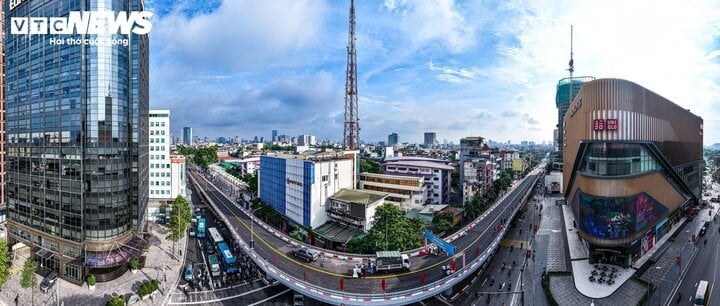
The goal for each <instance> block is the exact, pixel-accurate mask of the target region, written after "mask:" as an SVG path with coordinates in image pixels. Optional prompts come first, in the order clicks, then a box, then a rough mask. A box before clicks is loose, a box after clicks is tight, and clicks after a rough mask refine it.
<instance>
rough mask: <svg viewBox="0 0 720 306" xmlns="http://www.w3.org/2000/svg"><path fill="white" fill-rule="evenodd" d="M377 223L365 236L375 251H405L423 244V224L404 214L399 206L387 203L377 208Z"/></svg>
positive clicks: (368, 245) (367, 243)
mask: <svg viewBox="0 0 720 306" xmlns="http://www.w3.org/2000/svg"><path fill="white" fill-rule="evenodd" d="M374 219H375V223H374V224H373V227H372V228H371V229H370V231H369V232H368V235H367V236H366V237H365V239H367V240H366V241H365V245H366V246H367V247H368V248H369V249H372V250H374V251H379V250H397V251H405V250H411V249H414V248H418V247H420V246H422V241H423V226H422V223H421V222H415V221H412V220H410V219H408V218H407V217H405V215H404V214H403V212H402V211H401V210H400V208H398V207H397V206H395V205H393V204H390V203H385V204H383V205H380V206H378V208H377V209H376V210H375V218H374Z"/></svg>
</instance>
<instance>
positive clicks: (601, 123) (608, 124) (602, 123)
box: [593, 119, 618, 131]
mask: <svg viewBox="0 0 720 306" xmlns="http://www.w3.org/2000/svg"><path fill="white" fill-rule="evenodd" d="M604 130H608V131H617V130H618V120H617V119H595V120H593V131H604Z"/></svg>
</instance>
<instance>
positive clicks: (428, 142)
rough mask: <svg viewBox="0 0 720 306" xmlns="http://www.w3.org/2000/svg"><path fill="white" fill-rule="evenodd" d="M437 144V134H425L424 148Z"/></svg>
mask: <svg viewBox="0 0 720 306" xmlns="http://www.w3.org/2000/svg"><path fill="white" fill-rule="evenodd" d="M436 144H437V134H435V132H425V146H427V147H432V146H434V145H436Z"/></svg>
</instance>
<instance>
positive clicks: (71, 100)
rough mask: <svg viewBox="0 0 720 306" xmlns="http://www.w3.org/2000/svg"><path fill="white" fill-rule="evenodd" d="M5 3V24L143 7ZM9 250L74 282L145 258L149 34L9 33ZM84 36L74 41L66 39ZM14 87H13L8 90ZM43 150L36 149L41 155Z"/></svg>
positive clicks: (111, 2) (131, 0) (134, 3)
mask: <svg viewBox="0 0 720 306" xmlns="http://www.w3.org/2000/svg"><path fill="white" fill-rule="evenodd" d="M13 2H14V4H15V5H14V6H12V7H13V9H12V10H11V11H8V10H7V9H8V8H10V7H11V6H10V5H9V3H10V1H4V4H3V6H4V8H5V9H6V11H5V12H4V15H3V16H2V18H5V20H4V21H5V23H6V24H7V23H8V22H9V21H10V20H11V18H14V17H54V16H57V17H60V16H68V14H69V12H70V11H98V10H102V11H107V12H109V13H111V14H112V13H113V12H117V11H142V10H143V9H144V5H143V2H142V0H122V1H121V0H106V1H67V0H47V1H13ZM5 30H6V31H5V36H4V38H3V39H4V44H5V56H6V60H5V61H4V62H5V63H6V66H5V69H6V71H5V76H6V79H7V80H10V81H9V82H7V83H6V84H5V88H4V92H5V93H6V94H7V101H11V103H7V104H6V113H5V114H6V119H7V139H8V140H9V141H8V143H7V145H6V147H7V156H6V157H7V161H6V167H7V168H6V169H4V170H5V171H6V172H7V190H8V192H7V194H6V200H7V202H8V204H10V205H8V211H7V216H8V222H7V228H8V230H7V233H8V235H9V236H8V240H9V243H10V244H11V245H12V244H15V243H17V242H23V243H24V244H26V245H28V246H29V247H30V250H31V251H32V252H33V253H32V254H31V255H30V256H31V258H34V259H36V260H38V261H39V265H40V266H41V267H43V269H46V270H51V271H55V272H57V273H58V275H59V276H60V277H61V278H63V279H65V280H67V281H69V282H72V283H75V284H82V283H83V282H84V281H85V276H86V274H88V273H90V274H93V275H95V276H96V277H97V280H98V281H107V280H112V279H114V278H117V277H119V276H121V275H123V272H124V271H125V270H126V269H127V262H128V261H129V260H130V259H131V258H140V257H142V256H144V254H145V250H147V247H148V244H147V242H146V240H144V239H143V238H142V237H141V236H139V235H138V234H140V233H142V232H144V231H145V230H146V228H145V226H144V225H145V216H146V212H147V201H148V106H149V102H148V97H149V85H148V80H149V70H148V51H149V47H148V45H149V43H148V36H147V35H137V34H119V33H118V34H113V35H107V36H104V35H96V34H88V35H81V36H82V37H83V38H85V39H86V40H89V41H95V40H96V39H97V40H100V41H104V39H109V38H113V40H127V41H128V45H123V44H83V43H80V44H64V45H62V44H53V43H52V42H51V41H50V40H51V39H53V38H59V39H60V40H62V39H63V37H65V36H66V35H23V34H11V33H10V31H9V29H8V28H7V27H6V28H5ZM71 36H77V35H67V36H66V37H71ZM8 89H10V90H8ZM30 152H32V154H30Z"/></svg>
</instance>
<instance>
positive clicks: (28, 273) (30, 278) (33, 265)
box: [20, 259, 38, 305]
mask: <svg viewBox="0 0 720 306" xmlns="http://www.w3.org/2000/svg"><path fill="white" fill-rule="evenodd" d="M37 269H38V263H37V261H35V260H34V259H28V260H26V261H25V263H24V264H23V269H22V272H21V273H20V287H22V288H24V289H27V288H30V296H31V301H32V302H31V303H30V304H31V305H35V286H37V280H36V279H35V272H37Z"/></svg>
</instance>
